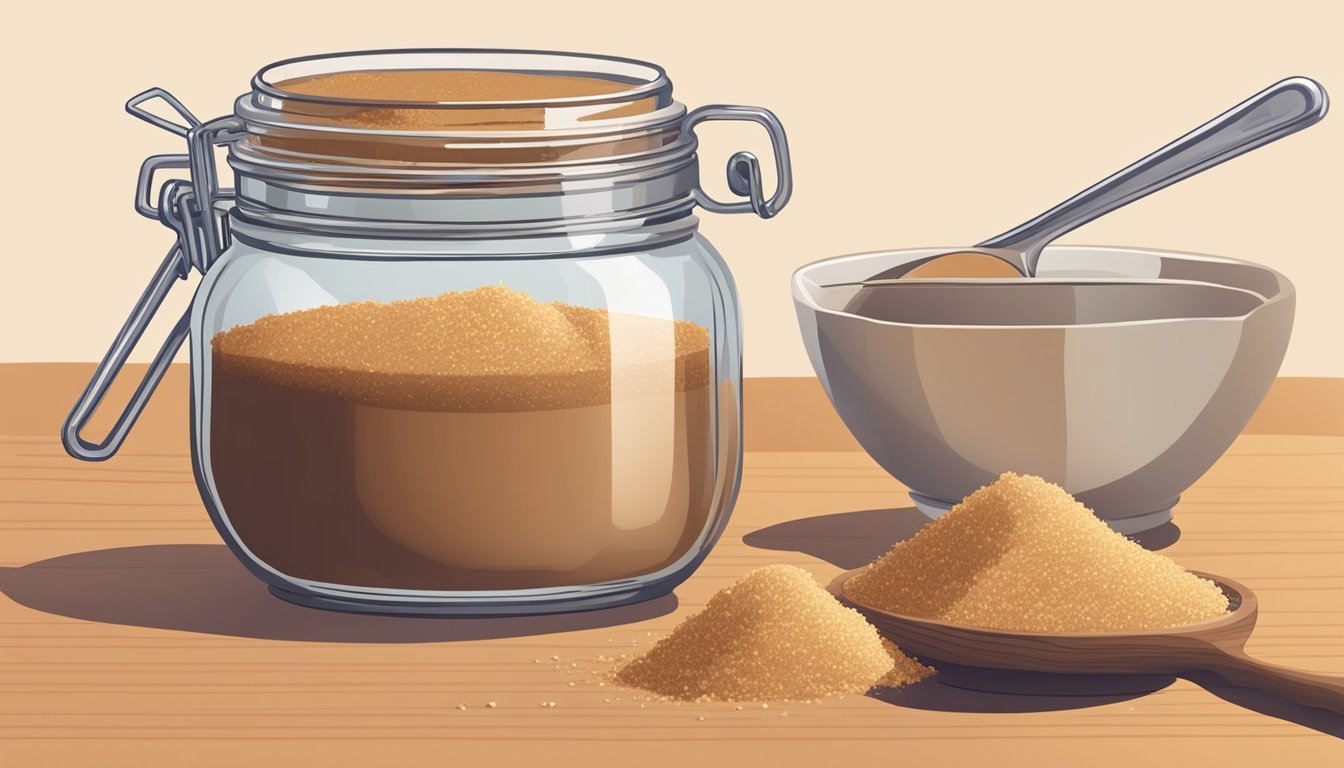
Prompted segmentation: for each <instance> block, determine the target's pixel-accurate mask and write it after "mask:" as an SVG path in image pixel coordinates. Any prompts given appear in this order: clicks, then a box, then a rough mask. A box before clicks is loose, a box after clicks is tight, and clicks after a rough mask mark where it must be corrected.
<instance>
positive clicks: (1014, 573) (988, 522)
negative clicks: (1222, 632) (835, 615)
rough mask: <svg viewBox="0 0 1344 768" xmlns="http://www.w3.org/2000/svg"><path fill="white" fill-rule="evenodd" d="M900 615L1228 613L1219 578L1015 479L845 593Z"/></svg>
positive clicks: (995, 618) (1006, 626)
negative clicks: (1150, 548) (1202, 575)
mask: <svg viewBox="0 0 1344 768" xmlns="http://www.w3.org/2000/svg"><path fill="white" fill-rule="evenodd" d="M845 591H846V594H847V595H848V596H849V597H851V598H853V599H854V600H855V601H857V602H859V603H862V604H864V605H867V606H871V607H874V608H878V609H880V610H884V611H888V612H891V613H897V614H902V615H905V616H915V617H919V618H927V619H936V620H939V621H946V622H950V623H953V624H960V625H964V626H971V627H986V628H991V629H1003V630H1010V631H1020V632H1046V633H1083V632H1122V631H1133V630H1143V629H1159V628H1164V627H1178V626H1184V625H1187V624H1193V623H1196V622H1199V621H1204V620H1206V619H1211V618H1214V617H1216V616H1219V615H1222V614H1224V613H1226V612H1227V609H1228V600H1227V596H1226V595H1224V594H1223V592H1222V590H1220V589H1219V588H1218V586H1217V585H1216V584H1214V583H1213V582H1211V581H1209V580H1207V579H1202V578H1199V577H1198V576H1195V575H1194V574H1191V573H1189V572H1188V571H1186V570H1185V569H1184V568H1182V567H1181V566H1180V565H1178V564H1177V563H1176V562H1174V561H1173V560H1171V559H1169V558H1167V557H1164V556H1162V555H1159V554H1157V553H1155V552H1149V551H1147V550H1145V549H1144V548H1143V547H1141V546H1139V545H1138V544H1136V543H1135V542H1133V541H1130V540H1129V539H1126V538H1125V537H1124V536H1121V535H1120V534H1118V533H1116V532H1114V531H1112V530H1111V529H1110V528H1109V527H1108V526H1107V525H1106V523H1104V522H1102V521H1101V520H1099V519H1097V517H1096V516H1094V515H1093V514H1092V512H1091V511H1090V510H1089V509H1088V508H1087V507H1085V506H1083V505H1082V504H1080V503H1079V502H1078V501H1077V500H1076V499H1074V498H1073V497H1072V496H1070V495H1069V494H1068V493H1067V492H1066V491H1065V490H1064V489H1063V488H1060V487H1059V486H1057V485H1053V484H1051V483H1048V482H1046V481H1045V480H1042V479H1041V478H1039V477H1035V476H1032V475H1026V476H1021V475H1016V474H1013V473H1012V472H1007V473H1004V474H1003V475H1001V476H1000V477H999V479H998V480H997V481H996V482H994V483H993V484H991V485H988V486H985V487H984V488H981V489H980V490H978V491H976V492H975V493H972V494H971V495H970V496H967V497H966V498H965V499H964V500H963V501H962V502H961V503H960V504H958V505H957V506H955V507H953V508H952V510H951V511H950V512H948V513H947V514H946V515H944V516H943V517H940V518H939V519H937V520H935V521H934V522H932V523H929V524H928V525H926V526H925V527H924V528H923V529H921V530H920V531H919V533H917V534H915V536H914V537H913V538H911V539H910V540H908V541H904V542H901V543H900V544H897V545H896V546H895V547H894V548H892V550H891V551H890V552H888V553H887V554H886V555H884V556H882V557H881V558H880V559H879V560H877V561H876V562H875V563H873V564H872V565H870V566H868V568H867V570H865V571H863V572H861V573H859V574H857V575H855V576H854V577H853V578H852V579H850V580H849V582H848V583H847V584H846V587H845Z"/></svg>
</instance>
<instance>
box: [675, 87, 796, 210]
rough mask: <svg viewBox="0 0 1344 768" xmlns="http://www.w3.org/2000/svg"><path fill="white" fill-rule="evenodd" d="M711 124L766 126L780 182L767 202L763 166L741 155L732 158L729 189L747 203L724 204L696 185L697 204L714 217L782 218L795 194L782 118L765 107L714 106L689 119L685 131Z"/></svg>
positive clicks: (711, 105)
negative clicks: (736, 122) (743, 122)
mask: <svg viewBox="0 0 1344 768" xmlns="http://www.w3.org/2000/svg"><path fill="white" fill-rule="evenodd" d="M707 120H748V121H750V122H753V123H759V124H760V125H761V126H763V127H764V128H765V131H766V133H768V134H769V135H770V145H771V147H772V148H773V150H774V155H775V176H776V177H777V179H778V181H777V184H776V187H775V194H773V195H771V196H770V199H768V200H767V199H766V197H765V190H764V188H763V182H762V179H761V162H760V161H759V160H757V159H756V156H755V155H753V154H752V153H750V152H737V153H735V154H734V155H733V156H732V157H730V158H728V169H727V170H728V189H730V190H732V192H733V194H735V195H739V196H741V197H745V198H747V200H745V201H742V202H736V203H722V202H719V201H718V200H715V199H714V198H712V197H710V196H709V193H707V192H705V190H704V189H702V188H701V187H700V185H699V184H696V187H695V200H696V202H697V203H699V204H700V207H702V208H704V209H705V210H706V211H710V212H711V213H746V212H747V211H754V212H755V213H756V215H757V216H760V217H761V218H762V219H768V218H771V217H773V216H775V215H776V214H778V213H779V212H780V210H781V209H783V208H784V206H785V205H786V204H787V203H788V202H789V197H790V196H791V195H792V194H793V167H792V165H791V163H790V160H789V140H788V137H787V136H786V135H785V134H784V126H783V125H782V124H781V123H780V122H779V118H777V117H775V113H774V112H771V111H770V110H768V109H765V108H763V107H744V106H737V105H731V104H710V105H707V106H703V107H700V108H699V109H697V110H695V111H693V112H691V113H690V114H688V115H686V118H685V120H684V122H683V123H682V129H683V130H685V131H687V132H692V133H693V132H694V130H695V126H696V125H697V124H699V123H702V122H705V121H707Z"/></svg>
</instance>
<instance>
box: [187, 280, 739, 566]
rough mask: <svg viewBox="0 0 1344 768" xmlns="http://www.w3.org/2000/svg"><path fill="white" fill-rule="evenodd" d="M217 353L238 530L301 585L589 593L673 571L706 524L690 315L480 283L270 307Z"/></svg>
mask: <svg viewBox="0 0 1344 768" xmlns="http://www.w3.org/2000/svg"><path fill="white" fill-rule="evenodd" d="M211 358H212V363H211V364H212V368H213V371H212V376H213V378H214V386H213V392H212V395H211V403H210V406H209V407H210V408H211V410H212V431H211V434H210V436H209V440H210V446H211V453H212V463H213V469H214V479H215V483H216V486H217V488H218V492H219V495H220V498H221V500H222V501H223V503H224V505H225V507H226V508H227V510H228V522H229V524H230V525H231V526H233V527H234V529H236V531H237V534H238V536H239V538H240V539H241V540H242V541H244V542H246V545H247V547H248V548H249V549H250V550H251V551H252V553H253V554H254V555H255V556H256V557H257V558H258V559H260V560H261V561H263V562H266V563H267V564H268V565H270V566H271V567H273V568H275V569H277V570H279V571H280V572H282V573H284V574H285V575H286V576H289V577H291V578H298V579H306V580H312V581H318V582H330V583H338V584H348V585H356V586H367V587H375V588H376V587H383V588H387V587H391V588H399V589H425V590H489V589H527V588H537V587H555V586H565V585H580V584H591V583H597V582H603V581H609V580H613V579H621V578H626V577H632V576H637V575H641V574H647V573H652V572H655V571H658V570H659V569H662V568H664V567H667V566H669V565H671V564H672V563H674V562H676V561H677V560H678V558H680V557H682V556H683V555H684V554H685V553H687V552H689V551H691V550H692V549H693V548H694V547H695V545H696V541H697V539H698V538H699V537H700V535H701V533H702V531H704V530H705V529H706V518H707V516H708V514H709V510H710V509H711V507H712V504H711V497H712V495H713V490H714V489H713V487H712V486H713V477H714V467H713V453H714V449H713V434H712V431H713V428H712V425H713V423H714V422H713V418H712V413H711V392H710V380H711V377H710V369H709V336H708V332H707V330H706V329H705V328H704V327H702V326H700V325H697V324H695V323H691V322H687V321H681V320H676V321H673V320H662V319H657V318H651V317H643V316H638V315H632V314H623V313H616V312H609V311H608V310H605V309H591V308H585V307H578V306H572V305H569V304H563V303H559V302H555V303H550V304H546V303H541V302H538V301H536V300H534V299H533V298H532V297H531V296H529V295H528V294H526V293H522V292H519V291H515V290H512V289H509V288H505V287H502V286H486V287H482V288H477V289H475V290H470V291H463V292H452V293H447V294H443V295H440V296H434V297H429V298H422V299H414V300H408V301H397V302H391V303H381V302H356V303H349V304H341V305H335V306H323V307H318V308H314V309H309V310H302V311H298V312H291V313H286V314H279V315H269V316H266V317H262V318H260V319H258V320H256V321H255V322H252V323H250V324H247V325H242V326H238V327H234V328H231V329H228V330H226V331H223V332H221V333H219V334H217V335H216V336H215V337H214V339H213V342H212V353H211ZM613 360H617V361H618V363H617V364H616V365H615V366H613V363H612V361H613Z"/></svg>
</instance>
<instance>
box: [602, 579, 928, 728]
mask: <svg viewBox="0 0 1344 768" xmlns="http://www.w3.org/2000/svg"><path fill="white" fill-rule="evenodd" d="M931 674H933V670H931V669H928V668H927V667H924V666H923V665H921V664H919V663H918V662H916V661H915V660H913V659H911V658H909V657H907V656H906V655H905V654H903V653H901V651H900V650H899V649H898V648H896V646H894V645H891V644H890V643H887V642H885V641H884V640H882V638H881V637H880V636H879V635H878V634H877V630H876V629H874V628H873V626H872V625H871V624H869V623H868V622H867V621H866V620H865V619H864V618H863V616H861V615H860V614H859V613H858V612H857V611H854V610H852V609H850V608H846V607H844V606H843V605H841V604H840V603H839V602H838V601H836V599H835V598H834V597H832V596H831V595H830V594H829V593H828V592H826V591H825V590H824V589H822V588H821V586H820V585H818V584H817V582H816V581H815V580H814V579H813V578H812V576H811V575H810V574H809V573H808V572H807V571H805V570H803V569H801V568H798V567H796V566H792V565H769V566H765V567H763V568H757V569H756V570H753V571H751V572H749V573H747V574H746V575H745V576H743V577H742V578H741V579H739V580H738V581H737V582H736V583H734V584H733V585H732V586H729V587H726V588H724V589H722V590H720V591H719V592H718V593H717V594H715V595H714V597H712V598H710V601H709V604H708V605H706V606H705V608H704V610H702V611H701V612H699V613H697V614H694V615H692V616H690V617H689V618H687V619H686V620H685V621H683V622H682V623H681V624H679V625H678V626H677V627H676V628H675V629H674V630H672V632H671V634H669V635H668V636H667V637H664V638H663V639H661V640H659V641H658V643H657V644H656V645H654V646H653V648H651V649H650V650H649V651H648V652H647V653H645V654H644V655H642V656H640V657H638V658H635V659H634V660H632V661H630V662H628V663H627V664H625V665H624V666H622V667H621V668H620V669H618V670H617V671H616V675H615V678H616V680H617V681H618V682H620V683H622V684H623V685H627V686H630V687H633V688H642V689H644V690H646V691H651V692H653V693H656V694H660V695H662V696H666V697H668V698H672V699H678V700H682V701H728V702H733V701H811V700H814V699H819V698H821V697H824V696H832V695H835V694H843V693H863V692H864V691H867V690H868V689H869V688H872V687H873V686H874V685H886V686H893V687H894V686H899V685H905V684H907V683H913V682H916V681H918V680H922V679H923V678H925V677H928V676H929V675H931Z"/></svg>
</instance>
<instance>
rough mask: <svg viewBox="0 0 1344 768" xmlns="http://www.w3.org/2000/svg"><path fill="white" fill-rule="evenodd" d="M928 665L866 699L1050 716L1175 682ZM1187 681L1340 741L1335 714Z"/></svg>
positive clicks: (1342, 732)
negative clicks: (918, 675) (925, 674)
mask: <svg viewBox="0 0 1344 768" xmlns="http://www.w3.org/2000/svg"><path fill="white" fill-rule="evenodd" d="M928 663H929V664H930V665H931V666H934V667H936V668H937V669H938V670H939V672H938V674H937V675H936V676H934V677H931V678H929V679H928V680H924V681H922V682H919V683H916V684H914V685H909V686H905V687H904V688H874V689H873V690H872V691H870V692H869V693H868V696H869V698H873V699H877V700H878V701H882V702H886V703H887V704H892V705H894V706H898V707H908V708H910V709H926V710H932V711H936V712H1054V711H1059V710H1067V709H1085V708H1088V707H1099V706H1103V705H1106V704H1116V703H1119V702H1123V701H1130V700H1134V699H1139V698H1142V697H1144V696H1147V695H1148V694H1150V693H1156V692H1157V691H1160V690H1162V689H1163V688H1166V687H1167V686H1169V685H1171V684H1172V683H1173V682H1175V678H1173V677H1168V676H1164V675H1096V676H1091V675H1049V674H1038V673H1027V672H1009V671H1003V670H991V669H973V668H970V667H958V666H956V665H952V664H946V663H944V662H939V661H934V660H929V661H928ZM1189 679H1190V680H1191V682H1194V683H1195V684H1197V685H1199V686H1200V687H1202V688H1204V689H1205V690H1206V691H1208V692H1209V693H1210V694H1212V695H1214V696H1217V697H1218V698H1220V699H1222V700H1223V701H1226V702H1228V703H1231V704H1235V705H1237V706H1239V707H1244V708H1246V709H1249V710H1251V711H1252V712H1258V713H1260V714H1262V715H1267V716H1269V717H1275V718H1278V719H1280V720H1287V721H1288V722H1291V723H1296V724H1298V725H1301V726H1304V727H1306V728H1310V729H1312V730H1314V731H1319V732H1321V733H1324V734H1327V735H1330V736H1335V737H1337V738H1344V717H1341V716H1339V715H1336V714H1334V713H1331V712H1327V711H1325V710H1323V709H1315V708H1313V707H1303V706H1299V705H1297V704H1293V703H1292V702H1289V701H1286V700H1284V699H1281V698H1279V697H1278V696H1274V695H1272V694H1267V693H1261V692H1260V691H1253V690H1250V689H1248V688H1238V687H1235V686H1229V685H1225V684H1222V683H1221V682H1220V681H1219V680H1218V679H1217V678H1216V677H1212V676H1204V675H1190V676H1189Z"/></svg>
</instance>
